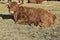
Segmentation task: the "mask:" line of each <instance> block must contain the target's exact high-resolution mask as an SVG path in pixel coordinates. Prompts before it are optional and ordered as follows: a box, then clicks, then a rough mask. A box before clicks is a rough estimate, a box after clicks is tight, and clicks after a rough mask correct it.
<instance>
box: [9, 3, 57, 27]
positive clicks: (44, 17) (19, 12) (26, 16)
mask: <svg viewBox="0 0 60 40" xmlns="http://www.w3.org/2000/svg"><path fill="white" fill-rule="evenodd" d="M8 8H9V11H13V16H14V20H15V22H16V23H20V24H31V23H34V24H35V25H38V24H39V25H40V26H50V25H51V24H54V22H55V19H56V16H55V15H53V14H51V13H49V12H48V11H46V10H44V9H41V8H29V7H22V6H21V7H19V6H18V4H17V3H16V2H11V3H9V5H8Z"/></svg>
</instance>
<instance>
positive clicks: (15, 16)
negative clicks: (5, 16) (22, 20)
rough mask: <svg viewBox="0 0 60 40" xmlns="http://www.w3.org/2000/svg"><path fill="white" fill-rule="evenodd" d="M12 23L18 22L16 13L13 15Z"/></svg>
mask: <svg viewBox="0 0 60 40" xmlns="http://www.w3.org/2000/svg"><path fill="white" fill-rule="evenodd" d="M14 21H15V23H16V22H17V21H18V15H17V13H15V14H14Z"/></svg>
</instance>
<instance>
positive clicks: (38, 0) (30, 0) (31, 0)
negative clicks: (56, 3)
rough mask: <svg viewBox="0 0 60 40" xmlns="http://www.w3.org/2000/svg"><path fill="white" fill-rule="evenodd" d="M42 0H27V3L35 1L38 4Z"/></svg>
mask: <svg viewBox="0 0 60 40" xmlns="http://www.w3.org/2000/svg"><path fill="white" fill-rule="evenodd" d="M43 1H44V0H28V3H37V4H40V3H42V2H43Z"/></svg>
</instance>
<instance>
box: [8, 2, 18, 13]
mask: <svg viewBox="0 0 60 40" xmlns="http://www.w3.org/2000/svg"><path fill="white" fill-rule="evenodd" d="M8 9H9V12H10V13H11V14H14V13H15V12H16V11H17V10H18V9H19V4H18V3H16V2H9V3H8Z"/></svg>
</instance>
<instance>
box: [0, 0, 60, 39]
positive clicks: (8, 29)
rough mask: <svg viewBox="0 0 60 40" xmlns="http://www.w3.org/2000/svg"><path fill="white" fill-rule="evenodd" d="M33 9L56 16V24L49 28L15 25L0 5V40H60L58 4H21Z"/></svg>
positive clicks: (59, 10)
mask: <svg viewBox="0 0 60 40" xmlns="http://www.w3.org/2000/svg"><path fill="white" fill-rule="evenodd" d="M22 6H27V7H28V6H29V7H35V8H44V9H46V10H48V11H49V12H51V13H52V14H54V15H56V17H57V18H56V22H55V24H54V25H51V26H50V27H40V26H34V25H33V24H32V25H31V26H29V25H22V24H15V23H14V21H13V19H12V17H11V15H10V13H9V12H8V9H7V5H6V4H0V40H60V2H52V1H50V2H43V3H42V4H26V3H25V4H23V5H22Z"/></svg>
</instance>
